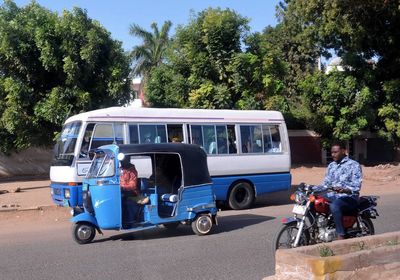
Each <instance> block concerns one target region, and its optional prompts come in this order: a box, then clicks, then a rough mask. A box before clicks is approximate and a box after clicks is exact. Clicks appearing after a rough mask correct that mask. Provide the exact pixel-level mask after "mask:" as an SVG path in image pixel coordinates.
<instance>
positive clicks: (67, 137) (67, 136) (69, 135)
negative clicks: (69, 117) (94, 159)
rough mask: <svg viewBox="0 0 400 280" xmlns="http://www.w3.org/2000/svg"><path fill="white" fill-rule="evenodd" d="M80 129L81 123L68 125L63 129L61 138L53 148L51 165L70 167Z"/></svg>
mask: <svg viewBox="0 0 400 280" xmlns="http://www.w3.org/2000/svg"><path fill="white" fill-rule="evenodd" d="M80 128H81V122H72V123H68V124H66V125H65V126H64V127H63V130H62V132H61V137H60V138H59V139H58V140H57V144H56V145H55V147H54V159H53V165H56V166H70V165H71V164H72V161H73V160H74V152H75V146H76V143H77V138H78V134H79V130H80Z"/></svg>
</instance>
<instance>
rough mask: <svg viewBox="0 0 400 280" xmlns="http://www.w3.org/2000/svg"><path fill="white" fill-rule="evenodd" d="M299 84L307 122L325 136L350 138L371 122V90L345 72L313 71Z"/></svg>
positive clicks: (324, 137)
mask: <svg viewBox="0 0 400 280" xmlns="http://www.w3.org/2000/svg"><path fill="white" fill-rule="evenodd" d="M300 88H301V89H302V90H303V93H304V95H305V97H306V104H307V106H308V109H309V110H310V112H311V116H312V117H311V120H310V124H311V125H312V128H314V129H315V130H316V131H317V132H319V133H320V134H321V135H322V137H323V139H324V140H329V139H332V138H336V139H341V140H350V139H351V138H352V137H354V136H356V135H358V134H359V132H360V131H361V130H363V129H367V128H370V125H371V124H373V123H374V120H375V116H376V114H375V110H374V108H373V104H374V101H375V96H374V94H373V93H372V92H371V90H370V89H369V88H368V86H366V85H365V83H364V82H363V81H357V79H356V78H355V77H353V76H351V75H350V74H348V73H345V72H338V71H334V72H332V73H330V74H328V75H326V74H324V73H315V74H314V75H310V76H309V77H307V78H306V79H305V80H304V81H303V82H302V83H301V84H300Z"/></svg>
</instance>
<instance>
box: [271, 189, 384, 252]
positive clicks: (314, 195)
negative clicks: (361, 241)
mask: <svg viewBox="0 0 400 280" xmlns="http://www.w3.org/2000/svg"><path fill="white" fill-rule="evenodd" d="M335 190H336V189H335V188H327V189H324V190H323V191H321V190H318V188H315V187H314V186H311V185H306V184H300V186H299V187H298V189H297V191H296V192H295V193H294V194H292V195H291V197H290V198H291V200H294V201H295V202H296V204H295V205H294V207H293V211H292V212H293V214H294V215H293V217H289V218H284V219H282V223H283V225H282V227H281V229H280V230H279V231H278V232H277V234H276V236H275V240H274V244H273V246H274V249H275V250H277V249H280V248H295V247H299V246H307V245H311V244H316V243H324V242H331V241H333V240H335V239H336V238H337V236H336V229H335V223H334V221H333V216H332V214H331V213H330V209H329V203H330V202H329V200H328V199H327V198H326V197H325V196H324V194H326V193H327V192H329V191H335ZM378 198H379V197H378V196H361V197H360V198H359V204H358V207H357V209H356V210H355V211H353V212H351V213H345V215H344V216H343V225H344V227H345V229H346V235H347V237H348V238H353V237H361V236H366V235H373V234H374V233H375V229H374V224H373V223H372V221H371V219H375V218H376V217H377V216H379V214H378V211H377V210H376V205H377V200H378Z"/></svg>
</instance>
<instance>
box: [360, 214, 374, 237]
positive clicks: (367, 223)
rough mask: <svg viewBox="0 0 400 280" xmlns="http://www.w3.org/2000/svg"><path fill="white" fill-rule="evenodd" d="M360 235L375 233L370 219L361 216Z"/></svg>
mask: <svg viewBox="0 0 400 280" xmlns="http://www.w3.org/2000/svg"><path fill="white" fill-rule="evenodd" d="M361 223H362V225H361V235H362V236H368V235H374V234H375V228H374V224H373V223H372V221H371V219H370V218H368V217H361ZM364 231H365V232H364Z"/></svg>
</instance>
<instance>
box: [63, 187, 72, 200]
mask: <svg viewBox="0 0 400 280" xmlns="http://www.w3.org/2000/svg"><path fill="white" fill-rule="evenodd" d="M64 197H65V198H67V199H68V198H70V197H71V193H70V191H69V189H64Z"/></svg>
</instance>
